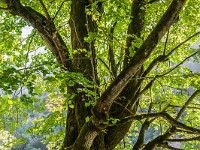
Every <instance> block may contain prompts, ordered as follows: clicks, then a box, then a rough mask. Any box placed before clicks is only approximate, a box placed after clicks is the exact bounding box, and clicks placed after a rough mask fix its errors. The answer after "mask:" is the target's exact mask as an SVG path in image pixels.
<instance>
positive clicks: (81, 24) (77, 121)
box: [1, 0, 199, 150]
mask: <svg viewBox="0 0 200 150" xmlns="http://www.w3.org/2000/svg"><path fill="white" fill-rule="evenodd" d="M1 2H3V3H6V4H7V7H8V8H7V10H8V11H9V12H10V13H11V14H13V15H18V16H21V17H22V18H24V19H25V20H26V21H27V22H28V23H30V24H31V25H32V26H33V27H34V28H35V29H36V30H37V32H38V33H39V34H40V36H41V37H42V38H43V40H44V42H45V43H46V44H47V46H48V47H49V49H50V50H51V52H52V53H53V55H54V56H55V58H56V59H57V61H58V62H59V63H62V64H63V66H64V67H66V68H67V69H68V70H69V71H74V72H80V73H82V74H83V75H84V76H85V77H86V78H87V79H88V80H90V81H93V82H94V84H96V85H98V76H97V68H96V67H97V64H96V54H95V47H94V42H95V41H93V42H92V43H87V42H85V41H84V37H87V36H88V33H89V32H95V31H96V30H97V29H96V24H95V22H93V21H92V17H91V16H89V15H87V14H86V10H85V8H86V6H88V5H90V4H91V3H92V2H91V1H87V0H82V1H80V0H73V1H72V4H71V18H70V27H71V42H72V43H71V44H72V48H73V50H74V51H77V53H76V54H74V55H73V57H76V58H85V59H74V60H73V61H71V60H70V59H69V51H68V49H67V46H66V45H65V42H64V41H63V39H62V37H61V36H60V35H59V33H58V31H57V30H56V27H55V25H54V23H53V21H52V20H51V19H50V18H46V17H44V16H43V15H41V14H40V13H38V12H37V11H35V10H33V9H32V8H30V7H27V6H23V5H21V3H20V1H19V0H1ZM151 2H154V1H151ZM185 2H186V0H173V1H172V2H171V4H170V6H169V7H168V9H167V11H166V12H165V13H164V15H163V16H162V18H161V20H160V21H159V22H158V24H157V25H156V27H155V28H154V30H153V31H152V32H151V33H150V35H149V36H148V38H147V39H146V40H145V41H144V42H143V44H142V46H141V47H140V48H139V49H135V51H136V53H135V55H134V56H133V57H132V58H131V57H129V54H130V53H129V52H130V47H131V45H132V41H133V38H132V37H128V38H127V49H126V50H125V51H126V55H125V60H124V64H125V65H124V66H125V68H124V69H123V71H122V72H121V73H120V74H119V75H118V76H117V77H116V79H115V80H114V81H113V82H112V84H111V85H110V86H109V87H108V88H107V90H106V91H105V92H104V93H103V94H102V95H101V97H100V98H99V100H98V102H97V104H96V105H95V106H94V108H93V109H91V108H89V107H88V108H86V107H85V106H84V105H85V101H84V100H85V99H86V97H85V94H84V93H77V88H79V87H80V85H75V86H74V87H69V88H68V92H69V93H71V94H76V96H75V97H74V98H73V103H74V105H75V109H69V111H68V118H67V123H66V137H65V139H64V142H63V147H62V149H63V150H64V149H73V150H80V149H83V150H89V149H91V148H93V149H108V150H109V149H113V148H114V147H115V146H116V145H117V144H118V143H119V142H120V141H121V139H122V138H123V137H124V136H125V134H126V133H127V131H128V129H129V127H130V125H131V121H125V122H124V123H123V124H121V125H116V126H113V127H108V125H106V124H104V122H106V121H107V119H108V117H109V116H111V117H115V118H117V114H118V113H119V112H120V113H121V114H120V116H119V118H123V117H126V116H128V115H130V112H129V111H123V110H125V109H126V108H124V106H127V108H128V109H130V110H131V111H132V113H133V114H134V113H135V112H136V109H137V104H138V97H137V94H138V92H139V88H138V87H139V86H140V84H139V86H137V85H138V82H137V81H135V80H132V78H133V77H134V76H135V77H137V76H139V77H140V76H141V75H142V69H141V68H142V66H143V64H144V62H145V61H146V60H147V59H148V57H149V56H150V55H151V53H152V52H153V50H154V49H155V47H156V45H157V44H158V42H159V41H160V40H161V38H162V37H163V36H164V34H165V33H166V32H167V31H168V30H169V28H170V26H171V25H172V24H173V23H174V21H176V20H177V18H178V15H179V13H180V11H181V10H182V8H183V6H184V4H185ZM144 4H145V0H142V1H140V0H133V6H132V16H134V19H133V20H132V22H131V24H130V25H129V29H128V34H131V35H132V34H135V35H137V36H138V37H140V31H141V30H142V26H143V20H144V18H143V17H144V13H145V12H144V10H142V9H140V7H141V6H143V5H144ZM139 14H140V15H139ZM136 29H137V31H136ZM80 49H85V50H86V51H85V52H84V51H80ZM87 52H91V56H89V57H88V56H87ZM91 90H95V91H96V92H98V91H97V90H96V89H91ZM131 90H135V91H133V93H134V94H130V95H127V93H130V91H131ZM124 96H125V99H123V101H118V100H119V98H123V97H124ZM87 100H91V99H87ZM116 100H117V101H116ZM115 101H116V102H118V103H120V104H121V105H120V106H121V108H120V109H119V110H116V108H119V105H117V103H114V102H115ZM127 103H128V105H127ZM111 106H112V107H111ZM87 116H89V117H90V120H89V121H88V122H85V117H87ZM171 120H173V119H171ZM172 123H174V120H173V121H172ZM179 126H182V127H183V126H184V125H182V124H179ZM105 129H107V130H108V132H107V134H105V133H104V132H103V131H104V130H105ZM172 129H174V128H172ZM188 129H190V128H188ZM198 132H199V131H198ZM168 137H169V133H166V134H164V135H163V136H162V137H158V138H156V139H157V141H156V142H158V141H163V140H164V139H166V138H168ZM156 139H155V140H156ZM94 141H95V142H94ZM155 145H156V143H153V141H152V143H149V145H147V146H146V147H145V149H148V150H149V149H152V148H153V147H155Z"/></svg>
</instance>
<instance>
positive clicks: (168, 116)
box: [116, 112, 200, 134]
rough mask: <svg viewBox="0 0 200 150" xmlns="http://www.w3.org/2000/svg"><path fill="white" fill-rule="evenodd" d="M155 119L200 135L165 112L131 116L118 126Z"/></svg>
mask: <svg viewBox="0 0 200 150" xmlns="http://www.w3.org/2000/svg"><path fill="white" fill-rule="evenodd" d="M155 117H162V118H164V119H165V120H167V121H169V123H171V124H172V126H174V127H178V128H183V129H185V130H188V131H192V132H194V133H195V134H200V129H196V128H193V127H190V126H187V125H185V124H183V123H180V122H178V121H177V120H175V119H174V118H172V117H171V116H170V115H169V114H167V113H164V112H160V113H151V114H141V115H134V116H129V117H126V118H124V119H121V120H120V121H119V122H118V123H117V124H116V125H118V124H124V123H126V122H130V121H133V120H142V119H144V118H155Z"/></svg>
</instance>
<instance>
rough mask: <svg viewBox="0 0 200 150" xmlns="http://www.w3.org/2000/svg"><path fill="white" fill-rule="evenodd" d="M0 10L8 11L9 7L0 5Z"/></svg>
mask: <svg viewBox="0 0 200 150" xmlns="http://www.w3.org/2000/svg"><path fill="white" fill-rule="evenodd" d="M0 10H5V11H9V10H10V9H9V8H3V7H0Z"/></svg>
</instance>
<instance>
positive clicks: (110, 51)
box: [108, 21, 117, 78]
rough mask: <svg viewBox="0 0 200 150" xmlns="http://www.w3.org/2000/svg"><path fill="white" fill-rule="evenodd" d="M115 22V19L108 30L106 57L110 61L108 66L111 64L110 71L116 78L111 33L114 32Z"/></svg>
mask: <svg viewBox="0 0 200 150" xmlns="http://www.w3.org/2000/svg"><path fill="white" fill-rule="evenodd" d="M116 24H117V21H116V22H115V23H114V25H113V27H112V28H111V30H110V36H109V38H110V40H109V42H108V43H109V49H108V58H109V62H110V66H111V71H112V73H113V75H114V77H115V78H116V76H117V70H116V69H117V68H116V63H115V58H114V57H115V56H114V51H113V34H114V29H115V26H116Z"/></svg>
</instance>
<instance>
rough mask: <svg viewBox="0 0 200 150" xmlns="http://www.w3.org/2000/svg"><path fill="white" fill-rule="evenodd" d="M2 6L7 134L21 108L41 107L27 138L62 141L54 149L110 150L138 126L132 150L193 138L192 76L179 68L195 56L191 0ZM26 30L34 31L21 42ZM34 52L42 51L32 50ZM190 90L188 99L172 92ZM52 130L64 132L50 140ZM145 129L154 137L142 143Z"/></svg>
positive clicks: (195, 82) (11, 1)
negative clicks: (44, 113)
mask: <svg viewBox="0 0 200 150" xmlns="http://www.w3.org/2000/svg"><path fill="white" fill-rule="evenodd" d="M0 2H1V3H0V6H1V7H0V10H1V11H0V13H1V15H0V17H1V32H0V33H1V37H0V38H1V46H0V53H1V56H0V60H1V66H0V67H1V70H0V72H1V73H0V77H1V83H0V85H1V88H2V89H3V90H4V91H5V92H6V93H5V94H12V97H5V96H1V107H2V109H1V111H2V112H1V113H3V115H4V118H2V120H1V121H2V122H4V125H3V126H2V127H1V129H5V128H6V127H8V126H9V127H11V129H10V132H11V133H12V131H14V129H15V128H16V126H17V125H20V123H21V122H20V121H22V120H20V119H19V118H23V119H25V118H26V117H27V115H28V113H26V112H25V111H24V110H27V109H30V108H32V109H33V110H40V111H44V110H45V107H44V105H46V108H48V109H49V111H52V112H53V113H51V114H50V115H48V116H46V117H44V116H43V117H40V118H39V119H38V120H36V121H35V126H34V127H30V128H29V130H28V131H27V132H30V133H36V134H46V138H47V139H49V141H51V140H53V141H54V142H55V141H56V140H55V139H57V141H56V142H57V143H56V144H58V145H59V141H62V140H63V139H64V140H63V142H62V144H61V146H60V148H61V149H74V150H75V149H77V150H80V149H100V150H103V149H106V150H110V149H114V148H115V147H116V146H117V145H118V144H119V143H120V141H121V140H122V139H123V138H124V136H125V135H126V134H127V132H128V131H129V130H130V131H132V130H133V128H135V130H139V135H138V139H137V142H136V143H135V145H134V146H133V147H132V149H134V150H136V149H140V148H143V149H144V150H150V149H153V148H155V147H165V148H171V147H170V145H169V144H168V143H169V142H177V141H180V142H184V141H187V142H188V141H191V142H196V141H198V140H199V136H198V135H199V134H200V129H198V124H199V113H200V112H199V107H198V106H199V101H198V100H197V96H198V94H199V92H200V89H199V83H200V81H199V73H192V72H190V70H189V69H188V68H184V67H182V66H181V64H183V63H184V62H185V61H187V60H189V59H190V58H191V57H194V58H195V60H197V57H196V54H199V50H197V49H192V48H190V47H189V46H191V45H194V44H195V43H196V40H197V36H198V35H199V32H198V31H197V29H198V27H199V24H200V21H199V19H198V18H199V13H198V12H200V10H199V9H200V8H199V6H198V4H199V0H163V1H159V0H132V1H131V0H109V1H101V0H91V1H89V0H72V1H68V0H45V1H42V0H32V1H26V0H1V1H0ZM27 26H32V27H33V30H32V33H31V34H29V36H28V37H27V38H26V39H23V38H22V37H21V31H22V30H23V28H24V27H27ZM187 41H189V42H187ZM39 47H43V48H44V50H45V52H43V53H37V52H38V50H37V49H38V48H39ZM34 53H35V54H34ZM30 56H31V57H32V58H31V59H30ZM190 85H191V86H193V87H194V90H195V91H194V93H193V94H192V95H191V96H188V95H187V94H185V93H184V92H179V91H182V90H186V91H187V88H188V87H189V86H190ZM24 87H26V88H27V89H28V91H29V95H25V94H24V93H23V88H24ZM56 88H57V89H58V92H56V93H55V92H53V91H54V90H55V89H56ZM175 90H176V91H178V92H176V93H175V92H173V91H175ZM44 91H47V92H50V93H51V94H50V99H49V100H48V101H47V102H44V101H41V100H39V99H37V98H36V97H35V95H41V94H42V93H43V92H44ZM36 104H37V107H33V106H36ZM176 107H178V109H175V108H176ZM186 109H187V111H186ZM64 110H67V115H64V113H63V111H64ZM184 112H187V115H183V113H184ZM16 113H17V115H15V114H16ZM10 116H12V117H14V121H10V122H9V121H8V120H7V118H8V117H10ZM65 120H66V122H65ZM5 122H6V123H7V124H5ZM58 124H61V125H62V124H65V126H66V130H65V133H63V132H59V133H58V134H57V136H56V138H55V137H54V138H52V137H53V135H51V133H50V131H51V130H50V129H52V126H57V125H58ZM139 124H141V128H139V127H138V126H139ZM150 126H156V127H159V128H160V135H159V136H157V137H156V138H154V139H152V140H151V141H149V142H148V143H144V136H145V132H146V130H147V129H148V128H149V127H150ZM174 135H179V136H180V137H181V139H174V138H173V136H174ZM17 142H23V138H21V139H19V140H18V141H17Z"/></svg>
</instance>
